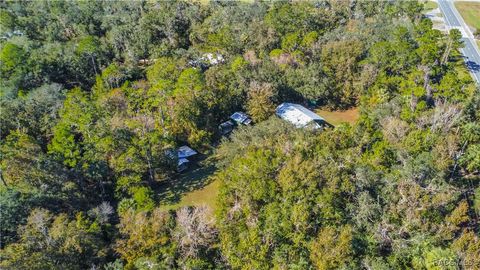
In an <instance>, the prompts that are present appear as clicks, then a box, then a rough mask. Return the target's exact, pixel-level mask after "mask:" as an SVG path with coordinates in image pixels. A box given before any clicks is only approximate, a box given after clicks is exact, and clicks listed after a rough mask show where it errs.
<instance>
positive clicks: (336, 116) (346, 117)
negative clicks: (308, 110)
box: [315, 108, 360, 126]
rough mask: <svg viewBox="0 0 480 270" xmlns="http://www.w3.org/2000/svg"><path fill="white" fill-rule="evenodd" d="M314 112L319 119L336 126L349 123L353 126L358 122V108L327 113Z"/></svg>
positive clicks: (322, 111) (325, 111) (321, 110)
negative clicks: (321, 118)
mask: <svg viewBox="0 0 480 270" xmlns="http://www.w3.org/2000/svg"><path fill="white" fill-rule="evenodd" d="M315 112H316V113H317V114H318V115H320V116H321V117H323V118H325V120H327V122H328V123H330V124H332V125H334V126H336V125H339V124H341V123H350V124H353V123H355V122H356V121H357V120H358V117H359V116H360V112H359V110H358V108H352V109H348V110H345V111H329V110H323V109H318V110H315Z"/></svg>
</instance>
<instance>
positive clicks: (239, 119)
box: [230, 112, 252, 126]
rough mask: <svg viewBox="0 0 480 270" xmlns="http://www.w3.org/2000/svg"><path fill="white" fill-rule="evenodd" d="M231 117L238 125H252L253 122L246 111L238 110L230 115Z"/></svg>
mask: <svg viewBox="0 0 480 270" xmlns="http://www.w3.org/2000/svg"><path fill="white" fill-rule="evenodd" d="M230 119H232V120H233V121H235V123H237V124H238V125H246V126H248V125H250V124H251V123H252V119H251V118H250V117H249V116H248V115H247V114H246V113H244V112H236V113H234V114H232V115H231V116H230Z"/></svg>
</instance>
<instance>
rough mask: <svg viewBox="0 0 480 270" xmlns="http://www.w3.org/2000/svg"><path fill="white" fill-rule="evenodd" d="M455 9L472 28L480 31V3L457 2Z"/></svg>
mask: <svg viewBox="0 0 480 270" xmlns="http://www.w3.org/2000/svg"><path fill="white" fill-rule="evenodd" d="M455 7H456V8H457V10H458V12H459V13H460V15H462V17H463V19H464V20H465V22H466V23H467V24H468V25H469V26H470V27H473V28H475V29H480V2H464V1H461V2H458V1H457V2H455Z"/></svg>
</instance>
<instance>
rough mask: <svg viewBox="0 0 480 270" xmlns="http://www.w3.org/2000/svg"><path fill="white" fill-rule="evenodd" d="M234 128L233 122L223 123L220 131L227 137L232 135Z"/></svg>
mask: <svg viewBox="0 0 480 270" xmlns="http://www.w3.org/2000/svg"><path fill="white" fill-rule="evenodd" d="M234 128H235V123H233V121H232V120H228V121H226V122H223V123H221V124H220V125H219V126H218V130H219V131H220V134H221V135H222V136H226V135H228V134H230V132H232V131H233V129H234Z"/></svg>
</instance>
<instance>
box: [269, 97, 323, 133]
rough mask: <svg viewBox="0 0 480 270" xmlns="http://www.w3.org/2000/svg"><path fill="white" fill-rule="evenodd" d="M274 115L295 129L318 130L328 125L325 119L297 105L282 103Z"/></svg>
mask: <svg viewBox="0 0 480 270" xmlns="http://www.w3.org/2000/svg"><path fill="white" fill-rule="evenodd" d="M275 113H276V114H277V115H278V116H279V117H280V118H282V119H283V120H285V121H288V122H290V123H292V124H293V125H294V126H296V127H297V128H303V127H311V128H313V129H319V128H322V127H324V126H327V125H328V123H327V122H326V121H325V119H323V118H322V117H320V116H319V115H318V114H316V113H314V112H312V111H310V110H309V109H307V108H305V107H303V106H302V105H299V104H294V103H286V102H285V103H282V104H280V105H279V106H278V107H277V109H276V110H275Z"/></svg>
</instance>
